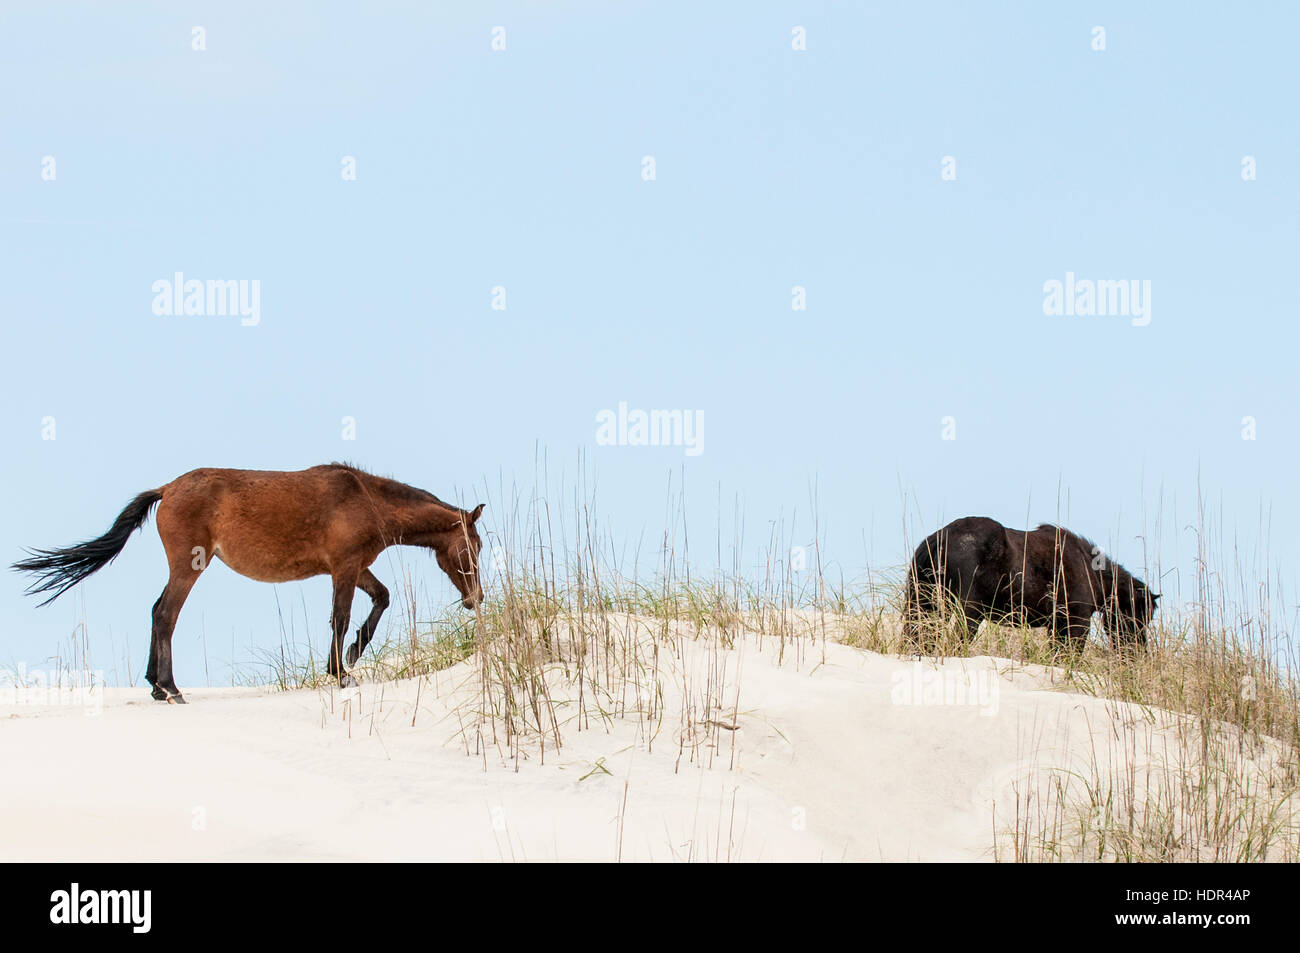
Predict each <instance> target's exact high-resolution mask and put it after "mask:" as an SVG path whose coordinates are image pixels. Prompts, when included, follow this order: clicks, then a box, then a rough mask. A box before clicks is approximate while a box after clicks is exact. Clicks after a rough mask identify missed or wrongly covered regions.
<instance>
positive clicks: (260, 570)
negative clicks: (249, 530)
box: [212, 543, 329, 582]
mask: <svg viewBox="0 0 1300 953" xmlns="http://www.w3.org/2000/svg"><path fill="white" fill-rule="evenodd" d="M212 554H213V555H214V556H216V557H217V558H218V559H220V560H221V561H222V562H223V563H225V564H226V565H227V566H229V567H230V568H231V569H233V570H234V571H235V572H237V573H239V574H240V575H241V576H247V577H248V578H249V579H256V580H257V581H258V582H296V581H298V580H299V579H310V578H311V577H312V576H319V575H321V574H322V573H326V572H329V569H328V567H326V566H325V565H323V564H322V563H321V562H320V561H319V560H316V559H313V558H310V557H297V558H294V559H289V560H285V559H283V558H280V559H268V558H261V557H259V555H258V554H257V553H255V552H248V551H245V550H242V549H240V548H238V547H236V548H234V549H232V548H230V547H227V546H222V545H221V544H220V543H217V544H215V545H214V546H213V547H212Z"/></svg>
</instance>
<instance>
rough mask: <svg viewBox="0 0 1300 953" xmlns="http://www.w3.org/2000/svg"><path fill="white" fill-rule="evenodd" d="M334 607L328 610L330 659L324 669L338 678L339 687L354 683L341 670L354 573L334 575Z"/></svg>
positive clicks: (355, 585)
mask: <svg viewBox="0 0 1300 953" xmlns="http://www.w3.org/2000/svg"><path fill="white" fill-rule="evenodd" d="M333 579H334V607H333V609H332V610H331V612H330V660H329V665H328V666H327V667H326V669H325V670H326V671H327V672H328V673H329V674H330V675H333V676H334V677H336V678H337V679H338V680H339V687H340V688H347V687H348V686H349V685H353V684H356V683H355V680H354V679H353V678H352V676H351V675H349V674H347V672H345V671H344V670H343V665H342V662H341V659H342V658H343V639H344V637H345V636H346V635H347V633H348V621H349V618H350V617H351V615H352V596H353V594H354V593H355V592H356V589H357V577H356V575H355V574H347V575H339V574H336V575H335V576H334V577H333Z"/></svg>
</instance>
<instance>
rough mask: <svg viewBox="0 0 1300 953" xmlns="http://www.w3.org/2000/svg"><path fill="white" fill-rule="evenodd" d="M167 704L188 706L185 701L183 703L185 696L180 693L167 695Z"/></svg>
mask: <svg viewBox="0 0 1300 953" xmlns="http://www.w3.org/2000/svg"><path fill="white" fill-rule="evenodd" d="M167 704H169V705H187V704H189V703H188V702H187V701H185V696H184V695H182V694H181V693H180V692H177V693H176V694H174V695H168V696H167Z"/></svg>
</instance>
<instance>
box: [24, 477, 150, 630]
mask: <svg viewBox="0 0 1300 953" xmlns="http://www.w3.org/2000/svg"><path fill="white" fill-rule="evenodd" d="M161 499H162V491H161V490H147V491H146V492H144V493H141V494H140V495H139V496H137V497H136V498H135V499H134V500H132V501H131V502H130V503H128V504H127V505H126V509H124V510H122V512H121V513H118V514H117V519H115V520H113V525H112V527H110V528H109V531H108V532H107V533H105V534H104V535H103V536H101V537H99V539H92V540H90V541H89V542H85V543H81V544H80V545H78V546H69V547H68V548H67V549H29V550H28V552H29V553H30V554H31V558H30V559H24V560H22V561H21V562H16V563H14V564H13V568H14V569H17V570H19V571H21V572H31V573H35V574H36V575H37V576H38V577H39V578H38V579H37V580H36V581H35V582H33V583H32V584H31V585H30V586H28V587H27V592H28V594H30V595H33V596H34V595H39V594H40V593H42V592H49V593H51V595H50V597H49V598H47V599H46V600H45V601H44V602H42V603H41V605H43V606H46V605H49V604H50V603H51V602H53V601H54V600H55V599H57V598H59V596H61V595H63V594H64V593H65V592H67V591H68V590H69V589H71V588H72V587H73V586H75V585H76V584H77V583H79V582H81V580H83V579H85V578H86V577H87V576H89V575H90V574H91V573H93V572H95V571H96V570H99V569H103V568H104V567H105V566H107V565H108V564H109V563H111V562H112V561H113V560H114V559H116V558H117V554H118V553H120V552H121V551H122V549H123V547H125V546H126V541H127V540H128V539H130V538H131V534H132V533H134V532H135V531H136V530H138V529H139V528H140V527H141V526H142V525H143V524H144V521H145V520H147V519H148V518H149V511H150V510H151V509H153V506H154V504H155V503H157V502H158V501H159V500H161Z"/></svg>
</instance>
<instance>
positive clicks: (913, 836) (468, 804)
mask: <svg viewBox="0 0 1300 953" xmlns="http://www.w3.org/2000/svg"><path fill="white" fill-rule="evenodd" d="M823 658H824V661H823ZM658 681H659V684H660V685H661V686H662V689H663V692H664V697H665V712H664V717H663V721H662V724H661V726H660V727H659V730H658V731H657V733H656V734H655V736H654V738H653V739H652V740H651V739H649V738H648V735H649V731H648V726H647V725H646V724H645V723H644V721H643V720H642V719H638V718H637V717H636V716H635V715H629V716H628V717H625V718H618V719H612V720H608V721H603V720H602V719H599V718H591V719H590V721H589V724H588V725H587V727H586V728H585V729H583V730H579V726H578V725H577V724H575V723H574V722H573V721H572V720H570V721H569V722H567V723H566V724H565V725H564V727H563V730H562V740H563V746H562V747H561V748H560V749H559V750H555V748H554V745H553V741H550V742H548V743H547V745H546V747H545V750H543V749H542V748H541V747H539V745H538V740H537V738H536V737H530V738H529V739H528V741H527V742H526V743H525V744H524V745H523V746H522V750H521V753H520V755H519V757H517V758H516V757H512V756H511V755H510V752H509V750H508V749H507V747H506V746H505V745H503V744H501V743H499V739H498V744H492V743H491V740H490V739H491V732H492V726H491V725H490V724H488V723H486V722H485V723H483V724H482V725H478V724H476V721H475V714H474V710H475V708H476V705H475V699H476V698H477V692H478V684H479V678H478V675H477V674H476V668H475V666H474V663H473V662H472V661H471V662H465V663H462V664H460V665H457V666H455V667H454V668H451V669H448V670H445V671H443V672H439V673H437V674H436V675H432V676H428V677H427V678H425V679H423V680H422V683H421V680H414V679H408V680H403V681H387V682H370V683H363V684H362V686H361V687H360V689H359V690H356V691H355V692H353V693H344V692H342V691H340V690H339V689H337V688H332V689H301V690H291V691H277V690H273V689H269V688H188V689H186V696H187V698H188V700H189V704H188V705H185V706H169V705H166V704H163V703H158V702H154V701H152V700H151V699H150V698H149V695H148V692H147V690H146V689H142V688H125V689H106V690H104V691H103V694H102V697H101V699H100V702H101V703H102V704H97V705H94V706H90V707H87V706H71V705H61V704H49V703H48V701H47V703H45V704H26V703H14V704H7V705H3V706H0V763H3V764H4V766H5V771H6V774H7V778H6V783H5V785H4V794H3V815H4V818H5V822H4V824H3V825H2V826H0V831H2V832H0V858H3V859H4V860H74V859H75V860H236V859H239V860H245V859H259V860H315V859H319V860H340V859H367V860H468V861H502V860H526V861H547V860H598V861H612V860H616V859H621V860H624V861H670V860H688V859H689V860H732V861H735V860H745V861H758V860H794V861H842V860H848V861H872V860H888V861H899V860H916V861H987V860H992V859H994V858H995V856H1001V857H1004V858H1005V857H1008V856H1011V852H1012V846H1011V845H1012V840H1013V839H1012V837H1011V835H1010V833H1009V831H1010V829H1011V828H1013V827H1014V825H1015V817H1016V807H1017V799H1019V800H1020V802H1021V804H1020V807H1021V811H1022V813H1024V812H1026V811H1028V812H1032V811H1035V810H1037V811H1040V812H1043V811H1046V810H1047V808H1046V807H1045V805H1046V804H1047V803H1048V802H1047V801H1046V800H1045V799H1044V794H1043V791H1044V789H1043V788H1042V783H1041V782H1042V778H1043V776H1044V772H1045V771H1047V769H1051V768H1057V769H1062V768H1063V769H1067V770H1072V771H1077V773H1078V774H1079V775H1080V776H1087V775H1088V774H1089V772H1090V771H1091V772H1093V773H1094V774H1095V772H1096V770H1097V765H1098V764H1099V763H1100V764H1101V766H1102V767H1101V770H1103V771H1109V770H1112V769H1113V768H1114V767H1116V766H1115V765H1113V764H1111V765H1109V766H1108V764H1107V763H1108V762H1113V761H1114V760H1115V758H1116V752H1117V751H1119V752H1121V761H1122V762H1123V764H1122V765H1119V767H1127V766H1130V765H1133V764H1137V765H1140V766H1142V767H1143V768H1147V767H1150V766H1151V765H1156V764H1163V763H1166V762H1167V761H1168V758H1169V754H1168V751H1169V748H1170V741H1171V738H1173V737H1174V733H1175V732H1176V731H1177V730H1178V728H1177V725H1178V719H1174V718H1172V717H1169V718H1153V717H1150V716H1149V715H1144V713H1143V712H1141V711H1140V710H1138V709H1136V708H1134V707H1133V706H1128V705H1117V704H1115V703H1113V702H1107V701H1105V700H1102V699H1098V698H1094V697H1088V696H1085V695H1081V694H1076V693H1072V692H1068V691H1061V690H1059V687H1058V686H1059V684H1060V673H1057V672H1052V671H1050V670H1045V669H1041V668H1028V667H1022V666H1017V665H1015V664H1013V663H1011V662H1009V661H1007V660H1004V659H992V658H975V659H965V660H949V661H947V662H945V663H943V664H942V665H936V664H935V663H934V662H933V661H929V662H925V663H922V662H918V661H913V660H908V659H904V658H897V657H888V656H883V655H877V654H873V653H868V652H864V651H860V650H857V649H853V648H849V647H847V646H843V645H839V644H835V643H833V642H832V643H829V644H825V645H822V644H820V643H819V644H816V645H813V646H805V647H804V648H803V650H802V651H801V652H800V653H797V654H796V653H787V656H786V658H785V659H784V660H783V661H782V662H781V663H780V664H778V663H777V653H776V651H775V644H774V643H773V642H772V641H771V640H770V639H769V640H767V641H766V642H763V641H760V640H759V639H757V638H748V639H741V640H740V642H739V644H737V645H736V646H735V647H733V648H729V649H724V648H720V647H718V646H717V645H716V644H712V643H710V644H705V642H704V640H701V641H699V642H694V641H690V640H680V641H679V643H678V644H677V648H676V649H673V648H671V647H670V648H666V649H664V650H663V668H662V672H661V674H660V677H659V679H658ZM1053 682H1055V683H1056V684H1055V685H1054V684H1053ZM553 684H555V685H556V686H558V687H557V688H556V689H555V691H556V693H557V697H559V695H560V694H561V693H562V692H568V693H569V698H570V699H571V698H572V697H573V693H574V692H576V689H575V688H574V687H573V685H572V683H571V682H564V681H563V680H562V679H558V677H557V679H555V680H553ZM737 687H739V695H738V696H737V693H736V689H737ZM417 694H418V699H419V700H418V704H417ZM737 697H738V701H737ZM707 698H714V699H716V698H721V699H722V700H723V705H722V707H721V708H716V709H715V708H709V705H708V702H707V701H706V699H707ZM559 700H560V701H561V702H563V701H564V698H562V697H560V698H559ZM573 707H574V706H572V705H564V704H561V705H560V706H559V708H560V710H561V712H567V711H570V710H572V708H573ZM96 708H98V711H95V709H96ZM706 709H708V710H706ZM687 715H689V718H688V717H687ZM688 722H689V723H690V724H687V723H688ZM684 726H685V727H684ZM480 731H481V735H480ZM480 737H481V738H482V739H484V740H483V742H482V743H480V741H479V739H480ZM1117 739H1119V740H1120V741H1119V742H1117ZM683 742H684V743H683ZM1120 742H1122V743H1120ZM1048 773H1050V772H1048ZM1071 810H1074V808H1071ZM1078 810H1079V811H1086V810H1087V805H1086V803H1081V806H1079V807H1078Z"/></svg>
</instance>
